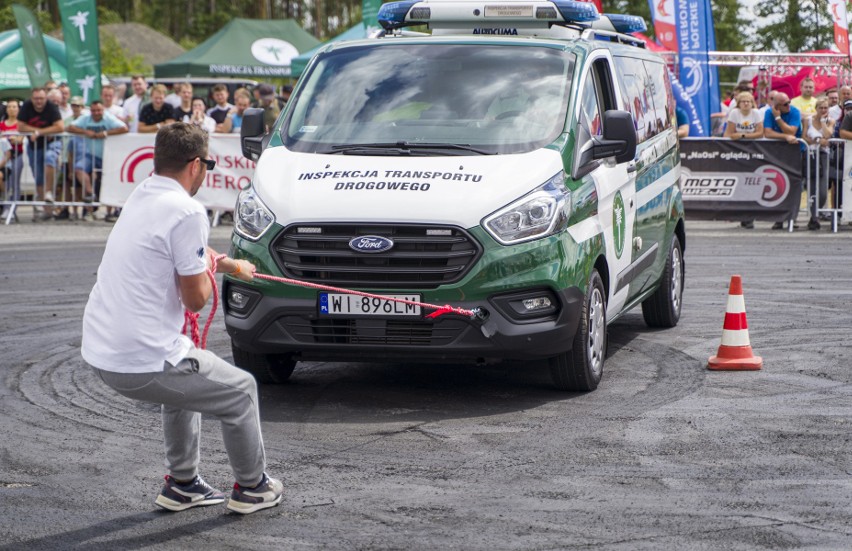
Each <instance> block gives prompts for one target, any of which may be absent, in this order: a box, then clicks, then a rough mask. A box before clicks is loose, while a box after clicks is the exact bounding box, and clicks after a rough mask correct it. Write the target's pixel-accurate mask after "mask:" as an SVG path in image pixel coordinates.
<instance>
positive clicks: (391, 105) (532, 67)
mask: <svg viewBox="0 0 852 551" xmlns="http://www.w3.org/2000/svg"><path fill="white" fill-rule="evenodd" d="M573 72H574V55H573V54H570V53H567V52H564V51H562V50H560V49H555V48H547V47H538V46H518V45H517V44H514V45H511V46H509V45H482V44H428V45H411V44H393V45H388V44H387V43H384V44H382V45H380V46H364V47H357V48H344V49H337V50H332V51H331V52H329V53H327V54H324V55H322V57H321V58H320V59H319V60H318V62H317V64H316V65H315V66H314V68H313V69H312V71H311V72H310V73H309V74H308V75H306V77H305V79H306V80H305V82H304V83H303V85H302V87H301V90H300V93H299V94H298V96H297V97H294V99H293V101H294V102H295V103H294V105H292V106H291V110H290V111H289V114H288V118H287V119H286V120H285V121H284V123H283V126H282V128H281V138H282V140H283V142H284V144H285V145H286V146H287V147H288V148H289V149H291V150H293V151H300V152H307V153H341V154H358V155H361V154H368V155H430V156H433V155H482V154H497V153H523V152H528V151H533V150H535V149H539V148H541V147H544V146H545V145H548V144H550V143H552V142H553V141H554V140H555V139H556V138H557V137H559V135H560V134H561V133H562V132H563V128H564V126H565V113H566V110H567V108H568V94H569V91H570V89H571V78H572V76H573Z"/></svg>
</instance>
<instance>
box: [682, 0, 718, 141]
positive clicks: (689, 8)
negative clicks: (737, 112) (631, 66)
mask: <svg viewBox="0 0 852 551" xmlns="http://www.w3.org/2000/svg"><path fill="white" fill-rule="evenodd" d="M674 6H675V23H676V25H677V41H678V48H677V49H678V51H679V52H680V55H679V58H678V63H679V66H680V70H679V71H678V76H679V79H680V83H681V84H682V85H683V88H684V92H685V94H686V95H687V96H688V97H689V98H690V99H691V100H692V103H693V104H694V105H695V108H696V110H697V112H698V120H699V122H700V123H701V127H700V128H698V127H697V126H696V125H695V124H693V125H692V126H691V127H690V132H689V135H690V136H709V135H710V115H711V113H715V112H717V111H719V110H720V109H721V104H720V103H719V75H718V73H719V71H718V70H717V69H716V67H711V66H710V58H709V56H708V53H707V52H709V51H712V50H715V49H716V32H715V30H714V28H713V14H712V13H711V12H710V0H674Z"/></svg>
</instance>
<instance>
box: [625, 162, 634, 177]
mask: <svg viewBox="0 0 852 551" xmlns="http://www.w3.org/2000/svg"><path fill="white" fill-rule="evenodd" d="M631 172H636V161H630V162H629V163H627V173H628V174H630V173H631Z"/></svg>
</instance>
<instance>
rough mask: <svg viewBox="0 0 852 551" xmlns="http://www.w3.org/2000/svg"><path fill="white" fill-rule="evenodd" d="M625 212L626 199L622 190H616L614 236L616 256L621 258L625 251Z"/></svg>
mask: <svg viewBox="0 0 852 551" xmlns="http://www.w3.org/2000/svg"><path fill="white" fill-rule="evenodd" d="M625 218H627V217H626V216H625V212H624V199H622V198H621V192H620V191H616V192H615V198H614V199H613V200H612V237H613V244H614V245H615V257H616V258H621V253H623V252H624V226H625V223H626V220H625Z"/></svg>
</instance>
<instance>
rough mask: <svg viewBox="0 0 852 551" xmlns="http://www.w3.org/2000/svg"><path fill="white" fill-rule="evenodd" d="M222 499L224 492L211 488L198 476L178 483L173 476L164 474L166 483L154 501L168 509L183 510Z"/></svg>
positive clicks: (223, 499) (215, 503) (217, 502)
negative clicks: (187, 482)
mask: <svg viewBox="0 0 852 551" xmlns="http://www.w3.org/2000/svg"><path fill="white" fill-rule="evenodd" d="M224 501H225V494H224V492H220V491H219V490H217V489H216V488H213V487H212V486H210V485H209V484H207V483H206V482H204V479H202V478H201V477H200V476H196V477H195V480H193V481H192V482H190V483H189V484H178V483H177V482H176V481H175V479H174V478H172V477H171V476H169V475H166V483H165V485H164V486H163V489H162V491H161V492H160V495H158V496H157V499H156V500H155V501H154V503H155V504H157V505H158V506H160V507H162V508H163V509H168V510H169V511H183V510H185V509H189V508H190V507H203V506H205V505H217V504H219V503H223V502H224Z"/></svg>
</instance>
